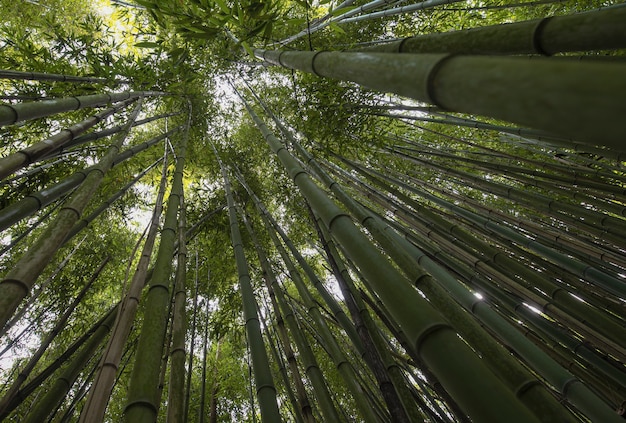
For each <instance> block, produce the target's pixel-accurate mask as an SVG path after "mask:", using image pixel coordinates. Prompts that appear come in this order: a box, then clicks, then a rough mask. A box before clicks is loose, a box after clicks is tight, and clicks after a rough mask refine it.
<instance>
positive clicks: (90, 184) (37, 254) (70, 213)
mask: <svg viewBox="0 0 626 423" xmlns="http://www.w3.org/2000/svg"><path fill="white" fill-rule="evenodd" d="M141 105H142V101H139V104H138V105H137V107H136V108H135V111H134V112H133V113H132V115H131V117H130V122H132V121H134V120H135V119H136V117H137V115H138V114H139V111H140V110H141ZM128 126H129V127H128V128H127V130H126V131H124V132H123V133H122V134H120V136H119V138H118V139H117V140H116V141H115V143H114V144H113V145H112V146H111V147H110V148H109V149H108V151H107V153H106V154H105V156H104V157H103V158H102V159H101V160H100V162H99V163H98V165H96V166H95V167H93V168H92V170H91V171H90V172H89V173H88V174H87V175H86V177H85V181H84V182H83V184H82V185H81V187H80V188H79V189H77V190H76V191H75V192H74V193H73V194H72V196H71V197H70V198H69V199H68V200H67V202H66V203H65V204H64V205H63V207H62V208H61V210H60V211H59V213H58V214H57V216H56V218H55V220H54V221H52V222H51V223H50V224H49V225H48V226H47V228H46V230H45V231H44V232H43V233H42V235H41V236H40V237H39V238H38V239H37V241H36V242H35V244H34V245H33V246H32V247H31V248H30V249H29V250H28V251H27V252H26V254H24V256H22V257H21V258H20V260H19V261H18V262H17V263H16V264H15V266H14V267H13V269H12V270H11V271H9V272H8V273H7V274H6V275H5V277H4V278H3V279H2V281H0V327H3V326H4V325H5V324H6V322H7V321H8V319H9V318H10V317H11V315H12V314H13V313H14V312H15V310H16V309H17V307H18V305H19V303H20V302H21V300H22V299H23V298H24V297H25V296H26V295H27V294H28V293H29V292H30V290H31V288H32V286H33V284H34V283H35V280H36V279H37V277H38V276H39V274H40V273H41V272H42V271H43V269H44V268H45V267H46V266H47V265H48V263H49V261H50V260H51V259H52V257H53V256H54V254H55V253H56V252H57V250H58V248H59V247H60V246H61V245H62V243H63V241H64V240H65V238H66V236H67V234H68V233H69V231H70V230H71V229H72V227H73V226H74V224H75V223H76V221H78V219H79V218H80V216H81V213H82V211H83V209H84V208H85V207H86V205H87V204H88V203H89V200H91V198H92V196H93V195H94V194H95V192H96V190H97V189H98V187H99V186H100V183H101V182H102V179H103V178H104V174H105V173H106V172H107V171H108V170H109V169H110V168H111V167H112V165H113V160H114V159H115V156H116V155H117V153H118V151H119V150H120V148H121V146H122V144H123V143H124V140H125V139H126V135H127V134H128V130H130V123H129V124H128Z"/></svg>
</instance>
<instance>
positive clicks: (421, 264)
mask: <svg viewBox="0 0 626 423" xmlns="http://www.w3.org/2000/svg"><path fill="white" fill-rule="evenodd" d="M290 141H291V143H292V145H294V146H295V148H296V149H297V151H298V152H299V153H300V154H301V155H302V156H303V157H304V158H305V159H306V162H307V163H308V164H309V165H311V166H312V167H313V168H314V170H315V172H316V173H317V174H318V175H319V177H320V179H321V180H322V181H323V183H324V184H325V185H326V186H327V187H329V188H330V189H331V190H332V191H333V192H334V193H335V194H336V196H337V197H338V198H339V199H340V201H341V202H342V203H343V204H344V205H345V206H346V207H347V208H348V209H349V210H350V211H351V212H352V213H353V214H354V216H355V217H356V218H357V219H358V220H359V221H360V222H361V223H362V224H363V225H364V226H365V227H366V228H367V229H368V231H369V232H370V233H371V234H372V236H373V237H374V238H375V239H376V240H377V241H378V242H379V243H380V244H381V246H382V247H383V248H384V249H385V251H386V252H387V253H388V254H389V255H390V256H391V257H392V258H393V260H394V261H395V262H396V263H397V264H398V265H399V266H400V268H401V269H402V270H403V271H404V272H405V274H406V275H407V276H408V277H410V278H411V280H414V281H416V282H415V283H416V285H417V286H418V287H419V288H420V290H422V291H423V292H424V293H425V294H426V296H427V298H428V299H429V300H430V301H431V302H432V303H433V304H434V305H435V307H437V308H438V309H439V310H440V311H441V312H442V313H445V315H446V316H447V317H448V319H450V321H451V322H452V324H453V325H454V326H455V327H456V328H458V329H459V330H460V332H461V334H462V335H463V336H464V337H465V338H466V339H467V341H468V342H469V343H470V344H471V345H473V346H474V348H475V349H477V350H478V351H480V352H481V355H482V356H483V359H484V360H485V361H486V362H487V363H488V364H489V365H490V366H492V367H493V368H494V370H495V372H496V373H497V374H499V375H501V376H502V378H503V380H504V381H505V382H506V383H507V384H508V386H509V388H510V389H511V390H512V391H513V392H515V394H516V395H517V396H518V398H520V399H521V400H522V401H524V403H525V404H526V405H527V407H529V408H530V409H531V410H533V412H534V413H535V415H536V416H537V417H539V418H548V416H551V417H550V418H548V420H550V419H556V420H560V419H565V420H567V419H569V418H571V416H568V415H567V413H566V412H565V410H564V409H562V407H560V405H559V404H557V403H556V402H554V398H553V397H552V396H551V395H550V394H549V393H548V392H547V391H545V390H544V389H543V387H542V386H541V385H539V384H536V380H535V378H534V377H532V376H531V375H530V374H529V373H528V372H527V371H526V370H525V369H524V368H523V367H522V366H521V365H519V364H518V363H517V362H516V361H515V360H514V359H513V357H510V356H509V355H508V352H507V351H506V350H505V349H504V348H503V347H502V346H501V345H499V344H498V343H497V342H496V341H495V340H494V339H493V338H491V336H490V335H489V334H487V333H486V332H484V331H483V330H482V328H480V327H479V325H478V323H476V322H475V321H474V320H472V319H470V318H469V316H467V315H466V314H465V313H463V312H461V310H457V309H458V306H457V305H456V303H454V302H453V301H452V299H451V298H449V297H448V294H447V293H445V292H444V291H443V290H442V289H441V287H440V285H439V284H441V285H442V286H443V287H445V289H447V290H448V291H449V293H450V295H451V296H452V297H453V298H454V300H456V301H458V302H459V303H460V304H461V305H462V306H463V308H465V309H466V310H467V311H469V312H471V313H472V314H474V315H475V316H477V317H478V318H479V319H480V321H481V322H482V323H484V324H485V325H486V326H487V327H489V328H490V329H491V330H494V331H495V332H496V333H498V335H499V336H500V338H501V339H505V340H506V342H507V344H508V345H510V346H512V347H514V348H517V349H519V350H520V351H524V350H525V348H526V347H527V346H528V345H527V343H526V342H524V341H525V340H524V339H523V337H522V338H519V337H517V338H516V337H515V333H516V332H515V331H514V329H513V328H511V327H509V326H508V325H507V324H505V322H503V321H502V320H501V319H499V318H498V316H497V314H496V313H495V312H494V311H493V310H492V309H491V308H489V307H488V306H487V305H486V304H485V303H483V302H480V301H478V300H477V298H476V297H475V296H474V295H472V293H471V292H469V291H468V290H467V289H465V288H464V287H463V286H462V285H461V284H460V283H458V281H457V280H456V279H454V278H453V277H452V276H451V275H450V274H449V273H447V272H446V271H445V270H444V269H442V268H441V267H439V266H438V265H437V264H436V263H434V262H433V261H432V260H430V259H429V258H428V257H427V256H426V255H425V254H424V253H423V252H422V251H421V250H419V249H418V248H417V247H415V246H414V245H412V244H410V243H408V242H406V241H405V240H403V239H402V238H400V237H399V236H398V234H397V233H396V232H394V231H393V230H392V229H391V228H389V227H385V225H384V224H383V223H382V222H381V221H380V220H379V219H378V218H377V217H376V216H375V215H373V214H371V213H369V212H368V211H367V210H365V209H364V208H363V207H361V206H360V205H359V204H357V203H356V202H355V201H354V200H353V199H352V198H351V197H350V196H349V195H348V194H347V193H346V192H345V191H344V190H343V189H342V188H341V187H340V186H339V185H338V184H337V183H336V182H335V181H333V180H332V179H331V178H330V176H329V175H328V174H326V172H324V170H323V169H322V168H321V166H319V164H317V162H316V161H315V160H314V159H313V157H312V156H311V155H310V154H309V153H308V152H307V151H306V150H304V149H303V148H302V147H301V146H300V145H299V143H297V141H296V140H295V139H293V138H292V139H290ZM422 268H423V269H424V270H425V271H427V272H429V273H430V274H431V275H433V277H431V276H430V275H425V274H424V270H422ZM435 279H436V280H437V282H439V284H438V283H437V282H436V281H435ZM559 382H560V380H559ZM556 385H557V386H558V384H556ZM522 386H524V387H528V386H530V388H528V389H523V390H522V389H520V387H522Z"/></svg>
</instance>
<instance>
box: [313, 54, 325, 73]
mask: <svg viewBox="0 0 626 423" xmlns="http://www.w3.org/2000/svg"><path fill="white" fill-rule="evenodd" d="M320 53H327V52H325V51H316V52H315V54H313V57H311V71H312V72H313V74H314V75H316V76H319V77H322V75H320V74H319V73H318V72H317V71H316V70H315V59H316V58H317V56H318V55H319V54H320Z"/></svg>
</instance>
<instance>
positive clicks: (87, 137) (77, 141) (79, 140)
mask: <svg viewBox="0 0 626 423" xmlns="http://www.w3.org/2000/svg"><path fill="white" fill-rule="evenodd" d="M179 114H181V112H172V113H163V114H160V115H156V116H152V117H149V118H145V119H141V120H138V121H136V122H135V123H133V128H134V127H136V126H141V125H145V124H146V123H150V122H154V121H155V120H159V119H164V118H168V117H173V116H178V115H179ZM122 127H123V126H122V125H116V126H113V127H111V128H107V129H103V130H102V131H97V132H90V133H88V134H84V135H81V136H79V137H76V138H74V139H72V140H71V141H68V142H67V144H65V145H63V146H62V147H61V148H59V149H57V150H55V151H54V152H53V153H52V154H50V155H47V156H46V159H48V158H51V157H56V156H58V155H60V154H61V153H63V152H65V151H66V150H68V149H69V148H71V147H76V146H78V145H81V144H85V143H87V142H90V141H95V140H99V139H102V138H105V137H108V136H109V135H113V134H117V133H118V132H120V131H121V130H122Z"/></svg>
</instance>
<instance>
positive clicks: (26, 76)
mask: <svg viewBox="0 0 626 423" xmlns="http://www.w3.org/2000/svg"><path fill="white" fill-rule="evenodd" d="M0 78H1V79H22V80H29V81H57V82H86V83H91V84H106V83H108V82H113V81H110V80H109V79H107V78H94V77H89V76H74V75H62V74H55V73H43V72H22V71H16V70H0Z"/></svg>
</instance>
